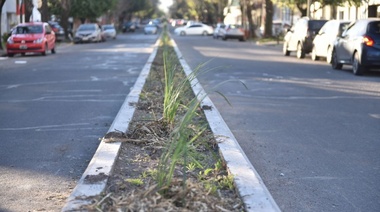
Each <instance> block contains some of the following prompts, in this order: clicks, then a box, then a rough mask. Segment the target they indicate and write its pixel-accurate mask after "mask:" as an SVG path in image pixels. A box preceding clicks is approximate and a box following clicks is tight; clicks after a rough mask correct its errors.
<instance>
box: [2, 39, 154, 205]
mask: <svg viewBox="0 0 380 212" xmlns="http://www.w3.org/2000/svg"><path fill="white" fill-rule="evenodd" d="M157 38H158V36H157V35H146V36H145V35H143V34H142V33H140V34H138V33H135V34H124V35H120V36H119V37H118V38H117V39H116V40H109V41H107V42H105V43H94V44H81V45H60V46H58V47H57V53H56V54H48V55H47V56H45V57H43V56H40V55H27V56H25V57H22V56H15V57H14V58H1V60H0V76H1V77H0V90H1V94H0V120H1V122H0V136H1V143H0V191H1V192H0V211H12V212H13V211H41V210H45V211H59V210H61V208H62V207H63V205H64V204H65V202H66V199H67V197H68V196H69V195H70V193H71V191H72V189H73V188H74V187H75V185H76V183H77V181H78V180H79V178H80V177H81V175H82V174H83V172H84V170H85V169H86V167H87V165H88V163H89V162H90V160H91V159H92V157H93V155H94V153H95V151H96V149H97V147H98V145H99V142H100V140H99V138H101V137H103V136H104V135H105V133H106V132H107V130H108V128H109V127H110V126H111V123H112V121H113V120H114V118H115V116H116V114H117V113H118V111H119V109H120V107H121V105H122V103H123V102H124V100H125V97H126V96H127V94H128V93H129V92H130V89H131V87H132V86H133V84H134V83H135V81H136V79H137V77H138V76H139V73H140V71H141V69H142V68H143V66H144V65H145V63H146V61H147V59H148V57H149V56H150V53H151V52H152V50H153V45H154V43H155V41H156V39H157Z"/></svg>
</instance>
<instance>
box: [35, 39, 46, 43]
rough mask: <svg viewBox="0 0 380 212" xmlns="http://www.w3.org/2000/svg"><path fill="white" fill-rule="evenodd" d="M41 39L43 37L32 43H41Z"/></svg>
mask: <svg viewBox="0 0 380 212" xmlns="http://www.w3.org/2000/svg"><path fill="white" fill-rule="evenodd" d="M43 40H44V39H43V38H38V39H37V40H34V41H33V43H42V41H43Z"/></svg>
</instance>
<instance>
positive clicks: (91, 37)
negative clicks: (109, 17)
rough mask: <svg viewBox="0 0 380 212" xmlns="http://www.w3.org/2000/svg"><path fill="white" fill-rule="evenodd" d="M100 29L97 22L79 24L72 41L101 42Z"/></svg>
mask: <svg viewBox="0 0 380 212" xmlns="http://www.w3.org/2000/svg"><path fill="white" fill-rule="evenodd" d="M101 41H102V30H101V29H100V27H99V25H98V24H81V25H80V26H79V27H78V29H77V31H76V33H75V37H74V43H85V42H101Z"/></svg>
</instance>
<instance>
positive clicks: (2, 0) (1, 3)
mask: <svg viewBox="0 0 380 212" xmlns="http://www.w3.org/2000/svg"><path fill="white" fill-rule="evenodd" d="M5 1H6V0H0V23H1V16H2V15H1V14H2V11H3V6H4V4H5ZM2 35H3V33H2V32H1V27H0V36H1V40H0V49H3V36H2Z"/></svg>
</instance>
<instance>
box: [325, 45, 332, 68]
mask: <svg viewBox="0 0 380 212" xmlns="http://www.w3.org/2000/svg"><path fill="white" fill-rule="evenodd" d="M331 61H332V48H331V47H329V48H328V49H327V55H326V62H327V63H328V64H331Z"/></svg>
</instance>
